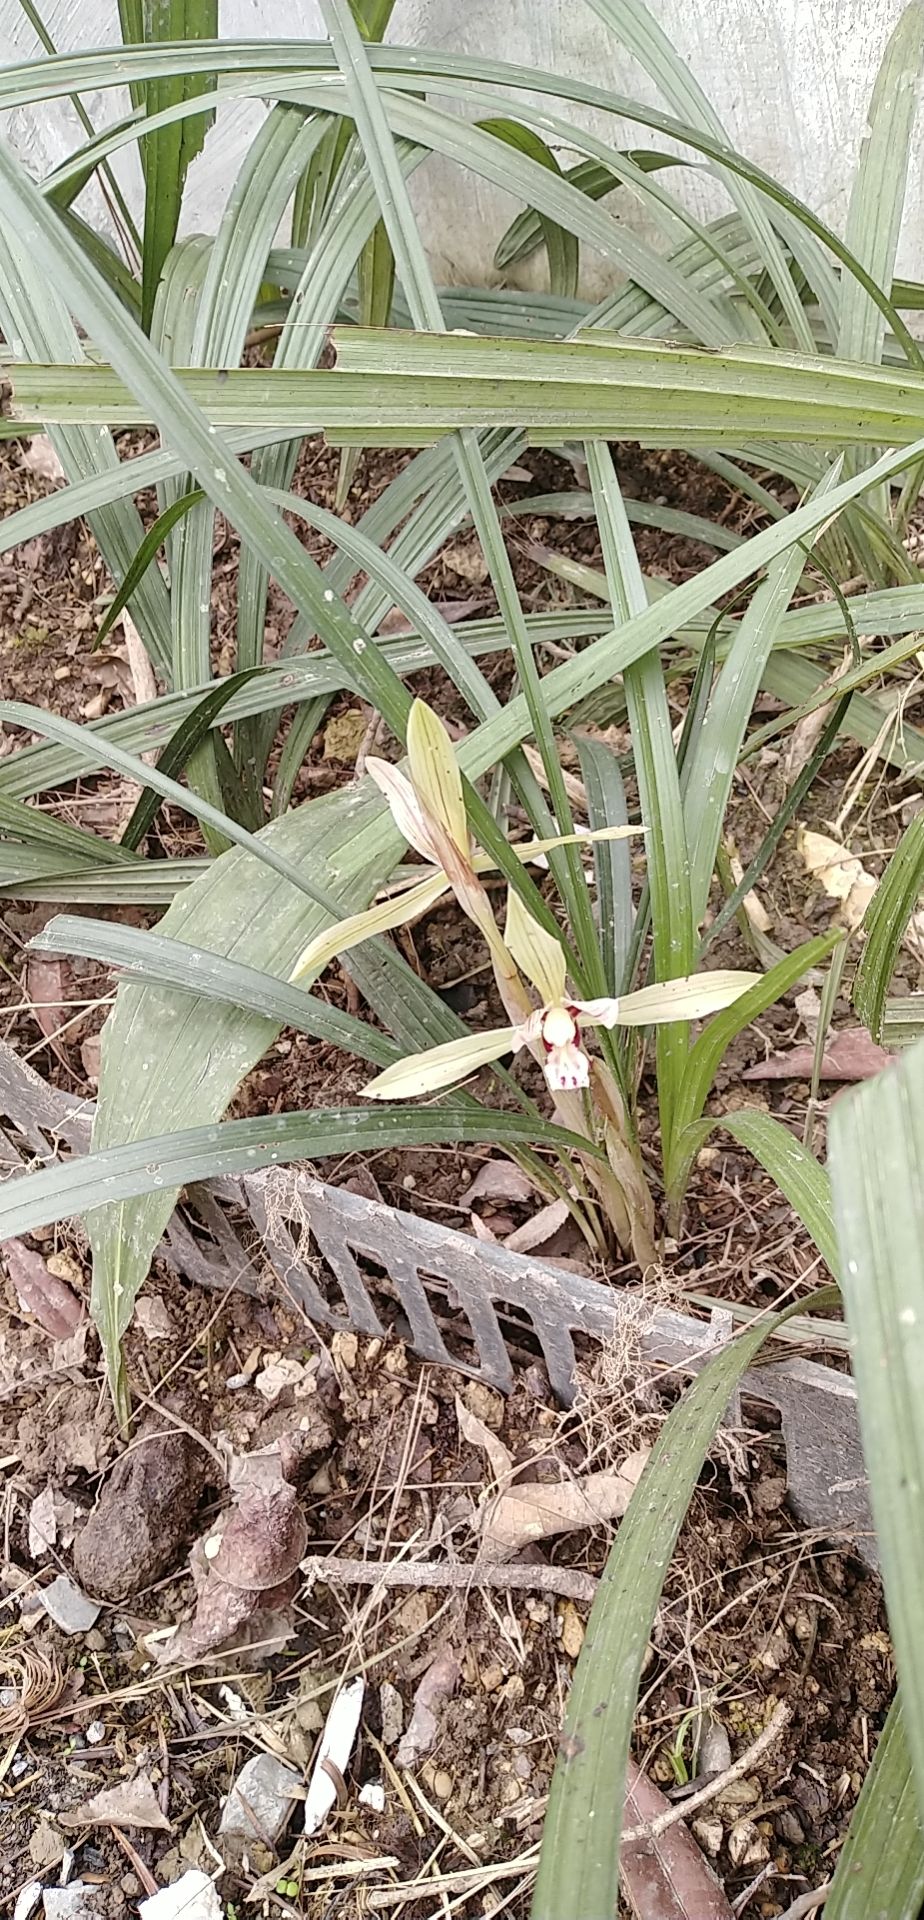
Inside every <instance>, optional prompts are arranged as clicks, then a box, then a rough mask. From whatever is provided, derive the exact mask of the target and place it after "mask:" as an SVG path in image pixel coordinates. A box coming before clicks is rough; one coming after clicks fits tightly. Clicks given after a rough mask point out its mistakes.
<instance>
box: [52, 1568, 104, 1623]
mask: <svg viewBox="0 0 924 1920" xmlns="http://www.w3.org/2000/svg"><path fill="white" fill-rule="evenodd" d="M40 1599H41V1602H42V1606H43V1607H44V1609H45V1612H46V1613H47V1615H48V1618H49V1620H53V1621H54V1623H55V1626H56V1627H60V1629H61V1632H62V1633H72V1634H73V1633H86V1632H87V1631H88V1630H89V1628H90V1627H93V1626H95V1625H96V1622H97V1620H98V1619H99V1616H100V1612H101V1608H100V1606H99V1604H98V1602H97V1601H95V1600H88V1599H87V1596H86V1594H85V1593H81V1590H80V1588H79V1587H75V1585H74V1582H73V1580H69V1579H68V1577H67V1574H66V1573H59V1574H58V1577H57V1579H56V1580H53V1581H52V1583H51V1585H50V1587H43V1588H42V1591H41V1595H40Z"/></svg>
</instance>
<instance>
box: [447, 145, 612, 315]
mask: <svg viewBox="0 0 924 1920" xmlns="http://www.w3.org/2000/svg"><path fill="white" fill-rule="evenodd" d="M479 125H480V126H481V128H482V131H483V132H485V133H492V134H493V135H494V138H495V139H496V140H503V141H504V143H505V145H507V146H508V147H516V148H517V149H518V150H519V152H521V153H527V154H529V156H530V158H531V159H533V160H536V161H538V163H539V165H540V166H541V167H548V169H549V171H550V172H552V173H557V174H558V175H559V177H560V178H564V177H566V176H564V175H562V169H561V167H560V166H559V164H558V161H557V160H556V158H555V155H554V154H553V152H552V150H551V148H550V147H548V146H547V145H546V143H545V141H544V140H542V139H541V138H540V136H539V134H538V133H535V132H534V131H533V129H532V128H531V127H524V126H523V125H522V124H521V122H520V121H518V120H509V119H503V118H499V119H495V120H482V121H480V122H479ZM612 184H613V185H614V186H615V185H616V181H615V179H613V181H612ZM594 197H595V198H601V197H602V196H601V195H596V196H594ZM536 217H537V219H538V221H539V225H540V229H541V232H542V239H543V244H544V246H545V250H546V254H547V256H548V262H549V288H550V290H551V292H552V293H555V294H559V295H561V296H563V298H564V299H566V300H568V299H573V298H574V296H575V294H576V293H577V288H578V275H579V272H580V264H581V254H580V247H579V245H578V242H577V240H576V238H575V236H574V234H573V233H570V232H569V231H568V230H567V229H566V228H565V227H561V226H559V225H558V222H557V221H555V220H549V219H548V218H547V217H546V215H545V214H542V213H540V214H537V216H536Z"/></svg>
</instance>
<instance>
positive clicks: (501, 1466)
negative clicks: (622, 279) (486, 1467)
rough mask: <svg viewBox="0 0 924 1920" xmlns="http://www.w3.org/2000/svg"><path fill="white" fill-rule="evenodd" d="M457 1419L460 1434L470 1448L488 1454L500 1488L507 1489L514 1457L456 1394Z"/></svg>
mask: <svg viewBox="0 0 924 1920" xmlns="http://www.w3.org/2000/svg"><path fill="white" fill-rule="evenodd" d="M456 1419H457V1420H458V1422H459V1432H460V1434H461V1435H462V1438H463V1440H467V1441H468V1443H469V1446H470V1447H480V1448H481V1449H482V1452H483V1453H486V1454H487V1456H488V1461H489V1464H490V1467H491V1472H492V1473H493V1475H494V1478H495V1480H496V1481H497V1484H498V1486H499V1487H506V1486H507V1485H508V1484H509V1482H510V1480H511V1478H512V1476H513V1455H512V1454H511V1453H510V1452H509V1450H508V1448H507V1447H505V1445H504V1442H503V1440H501V1439H499V1437H498V1435H497V1434H496V1433H492V1431H491V1428H490V1427H488V1426H486V1425H485V1423H484V1421H483V1420H479V1418H478V1415H477V1414H476V1413H472V1412H471V1411H470V1409H469V1408H468V1407H467V1406H466V1405H465V1403H464V1401H462V1400H460V1399H459V1396H458V1394H456Z"/></svg>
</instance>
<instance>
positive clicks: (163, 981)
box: [30, 914, 403, 1066]
mask: <svg viewBox="0 0 924 1920" xmlns="http://www.w3.org/2000/svg"><path fill="white" fill-rule="evenodd" d="M30 947H31V948H32V949H33V950H34V951H35V952H36V953H79V954H84V955H85V956H86V957H87V958H88V959H90V960H99V961H101V963H102V964H103V966H107V967H118V968H120V969H122V970H123V971H124V972H126V973H131V974H135V975H136V976H137V977H138V978H139V979H142V980H153V981H156V982H157V984H158V986H163V987H176V988H177V989H178V991H179V992H181V993H193V994H201V995H202V996H203V997H204V998H205V999H207V1000H218V1001H221V1002H222V1003H223V1004H226V1005H228V1006H232V1007H235V1006H236V1007H243V1008H244V1009H245V1010H246V1011H247V1012H248V1013H256V1014H259V1015H260V1016H261V1017H262V1018H263V1019H266V1020H274V1021H276V1022H277V1024H279V1025H283V1026H287V1027H293V1028H294V1029H295V1031H296V1033H307V1034H310V1035H311V1036H312V1038H313V1039H316V1040H325V1041H327V1042H329V1044H330V1045H332V1046H336V1047H343V1048H344V1049H345V1050H346V1051H348V1052H349V1053H354V1054H355V1055H356V1057H357V1059H360V1060H370V1061H372V1062H374V1063H375V1064H376V1065H377V1066H389V1065H390V1064H391V1062H392V1061H393V1060H400V1059H401V1056H402V1051H403V1049H402V1048H401V1047H399V1046H398V1045H396V1043H395V1042H394V1041H393V1040H389V1039H388V1038H387V1036H386V1035H385V1034H383V1033H379V1032H378V1030H377V1029H376V1028H375V1027H372V1026H370V1025H369V1022H368V1020H359V1019H357V1018H356V1016H355V1015H354V1014H349V1013H341V1012H340V1011H339V1009H338V1008H337V1007H330V1006H328V1004H327V1001H326V1000H320V999H318V998H317V997H316V995H314V994H311V993H306V992H305V991H304V989H303V988H301V987H293V986H290V985H289V983H288V981H286V980H277V979H275V978H274V976H273V975H272V974H271V973H261V972H260V970H259V968H258V967H247V966H242V965H241V963H240V961H235V960H228V959H226V958H225V957H224V955H223V954H220V953H209V952H207V951H206V950H205V949H204V948H202V947H194V946H190V945H188V944H187V942H186V941H185V940H170V939H167V938H166V937H165V936H164V935H163V934H160V933H142V932H140V931H139V929H138V928H137V927H120V926H118V925H117V924H116V923H114V922H112V921H109V920H90V919H87V918H85V916H84V915H80V916H79V917H77V916H75V915H70V914H59V915H58V916H57V917H56V918H55V919H54V920H49V922H48V924H47V926H45V927H43V928H42V931H41V933H39V934H36V936H35V938H34V940H32V941H31V942H30Z"/></svg>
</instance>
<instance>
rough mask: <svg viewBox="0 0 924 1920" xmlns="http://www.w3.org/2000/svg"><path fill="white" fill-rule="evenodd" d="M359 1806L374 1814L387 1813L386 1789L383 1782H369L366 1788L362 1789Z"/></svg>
mask: <svg viewBox="0 0 924 1920" xmlns="http://www.w3.org/2000/svg"><path fill="white" fill-rule="evenodd" d="M359 1804H360V1806H361V1807H368V1808H369V1810H370V1812H372V1813H384V1812H385V1788H384V1786H383V1785H382V1782H381V1780H367V1781H366V1784H365V1786H364V1787H360V1790H359Z"/></svg>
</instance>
